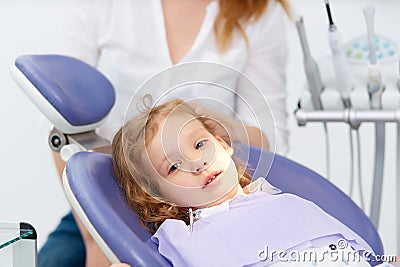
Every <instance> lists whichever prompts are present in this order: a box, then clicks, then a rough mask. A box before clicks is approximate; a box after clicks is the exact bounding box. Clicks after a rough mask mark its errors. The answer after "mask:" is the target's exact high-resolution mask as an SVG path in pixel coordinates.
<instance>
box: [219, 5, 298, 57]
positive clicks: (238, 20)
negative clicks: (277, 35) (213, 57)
mask: <svg viewBox="0 0 400 267" xmlns="http://www.w3.org/2000/svg"><path fill="white" fill-rule="evenodd" d="M277 2H279V3H280V4H281V5H282V7H283V9H284V10H285V12H286V14H288V16H289V17H291V16H292V15H291V13H292V11H291V8H290V5H289V2H288V1H287V0H277ZM268 3H270V0H219V1H218V5H219V13H218V15H217V17H216V19H215V21H214V34H215V37H216V41H217V45H218V48H219V50H220V51H225V50H226V48H227V47H228V45H229V44H230V42H231V40H232V36H233V32H234V31H238V32H239V33H240V34H241V35H242V37H243V38H244V40H245V41H246V43H247V44H248V39H247V35H246V33H245V31H244V29H243V26H244V25H245V24H247V23H249V22H250V21H252V20H255V21H256V20H258V19H259V18H260V17H261V15H262V14H263V13H264V12H265V11H266V9H267V8H268Z"/></svg>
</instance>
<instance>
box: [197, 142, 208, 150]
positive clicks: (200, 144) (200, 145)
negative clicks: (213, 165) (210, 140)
mask: <svg viewBox="0 0 400 267" xmlns="http://www.w3.org/2000/svg"><path fill="white" fill-rule="evenodd" d="M206 143H207V140H202V141H200V142H198V143H197V144H196V149H199V148H201V147H203V146H204V145H205V144H206Z"/></svg>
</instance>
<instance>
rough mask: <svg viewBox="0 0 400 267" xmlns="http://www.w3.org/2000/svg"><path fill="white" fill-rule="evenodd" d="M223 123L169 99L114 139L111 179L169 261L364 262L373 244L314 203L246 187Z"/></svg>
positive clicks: (261, 182) (259, 183) (260, 184)
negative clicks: (366, 253)
mask: <svg viewBox="0 0 400 267" xmlns="http://www.w3.org/2000/svg"><path fill="white" fill-rule="evenodd" d="M222 125H226V123H221V122H219V121H216V120H215V117H214V118H213V119H211V118H210V117H207V116H199V115H198V114H197V113H196V112H195V110H194V109H193V108H192V107H191V105H188V104H187V103H185V102H183V101H181V100H170V101H168V102H165V103H164V104H161V105H159V106H156V107H154V108H151V109H148V110H147V111H146V112H143V113H141V114H140V115H137V116H136V117H134V118H133V119H131V120H130V121H129V122H128V123H126V124H125V125H124V126H123V127H122V128H121V129H120V130H119V131H118V133H117V134H116V135H115V137H114V140H113V143H112V155H113V165H114V169H115V173H116V177H117V179H118V181H119V183H120V185H121V187H122V189H123V190H124V192H125V194H126V197H127V200H128V203H129V205H130V206H131V207H132V209H133V210H134V211H135V212H136V213H137V215H138V217H139V219H140V221H141V222H142V224H143V225H144V227H146V229H147V230H148V231H149V232H151V233H153V234H154V235H153V237H152V240H153V241H154V242H155V243H157V244H158V249H159V252H160V253H161V254H162V255H163V256H164V257H165V258H167V259H168V260H169V261H170V262H171V264H172V265H173V266H265V265H269V264H272V265H273V266H275V265H276V266H280V265H286V264H290V263H292V265H295V266H302V265H301V264H304V266H315V265H317V264H318V266H324V265H329V266H332V265H334V266H339V265H355V266H369V264H368V263H367V262H366V261H365V260H364V259H363V257H361V256H360V255H361V254H362V253H363V252H366V251H372V249H371V248H370V247H369V245H368V244H367V243H366V242H365V241H364V240H363V239H362V238H361V237H359V236H358V235H357V234H356V233H354V232H353V231H352V230H350V229H349V228H347V227H346V226H345V225H343V224H342V223H340V222H339V221H337V220H336V219H335V218H333V217H331V216H330V215H328V214H326V213H325V212H324V211H322V210H321V209H320V208H319V207H318V206H316V205H315V204H313V203H311V202H309V201H306V200H304V199H302V198H300V197H297V196H295V195H291V194H283V193H282V194H281V193H280V190H278V189H276V188H274V187H273V186H271V185H270V184H269V183H268V182H267V181H266V180H265V179H264V178H259V179H257V180H256V181H255V182H253V183H251V177H250V175H249V174H248V173H247V171H246V168H245V165H244V164H243V163H241V162H240V161H238V160H236V159H235V158H234V157H233V154H234V150H233V148H232V142H231V140H230V139H229V136H227V135H223V134H221V133H224V132H229V130H227V129H225V130H224V129H222ZM338 244H340V246H339V245H338ZM344 245H345V246H344ZM333 254H335V255H336V258H333V257H332V255H333Z"/></svg>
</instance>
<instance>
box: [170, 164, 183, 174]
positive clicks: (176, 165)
mask: <svg viewBox="0 0 400 267" xmlns="http://www.w3.org/2000/svg"><path fill="white" fill-rule="evenodd" d="M179 165H180V163H175V164H174V165H172V166H171V168H169V171H168V174H170V173H172V172H174V171H176V170H177V169H179Z"/></svg>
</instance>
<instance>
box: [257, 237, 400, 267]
mask: <svg viewBox="0 0 400 267" xmlns="http://www.w3.org/2000/svg"><path fill="white" fill-rule="evenodd" d="M257 257H258V259H259V260H260V261H269V262H277V261H280V262H311V263H317V262H324V261H325V262H327V261H329V262H343V263H345V264H348V263H350V262H352V263H360V262H392V261H395V259H396V256H394V255H375V254H373V253H372V252H370V251H367V250H365V251H360V252H358V251H355V250H354V249H353V248H352V247H351V246H350V244H349V243H348V241H347V240H346V239H338V240H337V241H336V243H335V244H330V245H329V246H327V247H320V248H309V249H306V250H301V251H299V250H295V249H293V250H273V249H270V248H268V246H265V247H264V249H263V250H259V251H258V252H257Z"/></svg>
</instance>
